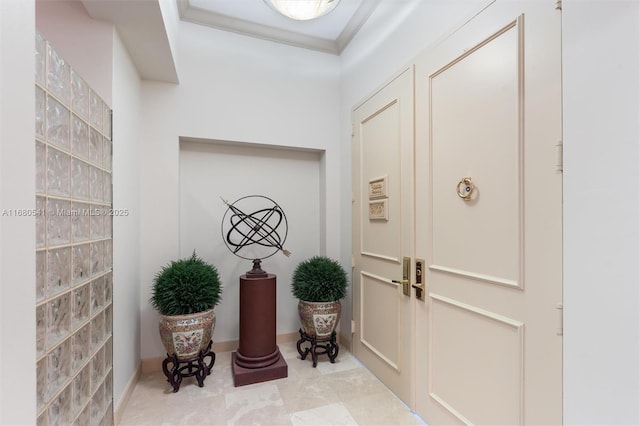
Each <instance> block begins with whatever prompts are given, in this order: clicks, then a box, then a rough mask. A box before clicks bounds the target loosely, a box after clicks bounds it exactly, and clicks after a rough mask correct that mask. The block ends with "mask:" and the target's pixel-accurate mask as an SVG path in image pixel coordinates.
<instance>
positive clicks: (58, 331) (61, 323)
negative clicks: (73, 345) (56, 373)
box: [47, 293, 71, 374]
mask: <svg viewBox="0 0 640 426" xmlns="http://www.w3.org/2000/svg"><path fill="white" fill-rule="evenodd" d="M70 327H71V300H70V297H69V293H66V294H63V295H62V296H60V297H57V298H55V299H53V300H52V301H51V302H49V310H48V311H47V346H48V347H51V346H52V345H54V344H55V343H57V342H59V341H60V340H62V339H63V338H65V337H67V335H68V334H69V331H70ZM64 345H67V346H69V341H68V340H67V341H66V342H65V343H63V344H62V345H61V346H64ZM70 355H71V352H70V351H69V348H67V349H66V352H65V356H66V357H67V358H69V357H70ZM49 366H51V364H49ZM67 374H68V373H67Z"/></svg>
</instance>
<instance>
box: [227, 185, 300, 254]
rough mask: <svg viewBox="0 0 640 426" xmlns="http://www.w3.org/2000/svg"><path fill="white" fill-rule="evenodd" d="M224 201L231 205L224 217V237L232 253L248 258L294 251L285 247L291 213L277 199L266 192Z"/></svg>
mask: <svg viewBox="0 0 640 426" xmlns="http://www.w3.org/2000/svg"><path fill="white" fill-rule="evenodd" d="M222 201H223V202H224V203H225V204H226V205H227V206H228V209H227V211H226V212H225V213H224V216H223V218H222V238H223V240H224V242H225V244H226V245H227V248H228V249H229V250H230V251H231V253H233V254H235V255H236V256H238V257H241V258H242V259H247V260H256V259H259V260H262V259H266V258H268V257H271V256H273V255H274V254H276V253H277V252H279V251H281V252H282V253H283V254H284V255H285V256H289V255H290V254H291V253H290V252H289V251H288V250H286V249H285V248H284V243H285V240H286V239H287V233H288V230H289V227H288V224H287V216H285V214H284V211H282V208H280V206H279V205H278V204H277V203H276V202H275V201H273V200H272V199H271V198H268V197H265V196H262V195H248V196H246V197H242V198H239V199H237V200H236V201H235V202H233V203H231V204H230V203H229V202H228V201H227V200H225V199H224V198H223V199H222ZM249 209H251V210H249ZM252 250H253V251H252ZM248 252H251V254H252V255H249V254H248Z"/></svg>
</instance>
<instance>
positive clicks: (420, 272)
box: [411, 259, 426, 302]
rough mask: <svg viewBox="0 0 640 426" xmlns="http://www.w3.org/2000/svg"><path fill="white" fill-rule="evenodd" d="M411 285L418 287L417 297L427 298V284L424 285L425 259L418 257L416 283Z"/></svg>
mask: <svg viewBox="0 0 640 426" xmlns="http://www.w3.org/2000/svg"><path fill="white" fill-rule="evenodd" d="M411 287H413V288H415V289H416V299H418V300H422V301H423V302H424V300H425V297H424V296H425V293H426V291H425V286H424V259H416V283H415V284H412V285H411Z"/></svg>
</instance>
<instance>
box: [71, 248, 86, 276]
mask: <svg viewBox="0 0 640 426" xmlns="http://www.w3.org/2000/svg"><path fill="white" fill-rule="evenodd" d="M71 251H72V260H71V261H72V265H73V266H72V269H71V271H72V279H73V285H77V284H79V283H81V282H83V281H85V280H86V279H87V278H88V277H89V272H90V267H91V246H90V245H89V244H81V245H77V246H73V249H72V250H71Z"/></svg>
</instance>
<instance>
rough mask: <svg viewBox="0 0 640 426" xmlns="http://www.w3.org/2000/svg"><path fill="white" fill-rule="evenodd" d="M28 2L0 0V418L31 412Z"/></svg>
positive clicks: (22, 418) (31, 35)
mask: <svg viewBox="0 0 640 426" xmlns="http://www.w3.org/2000/svg"><path fill="white" fill-rule="evenodd" d="M34 9H35V5H34V2H33V1H28V0H3V1H0V55H1V56H0V63H1V64H2V68H1V71H0V93H2V96H0V212H5V209H6V213H7V214H6V215H5V214H1V215H0V235H1V236H2V238H0V341H1V342H2V344H0V377H1V379H0V424H3V425H10V424H11V425H18V424H35V420H36V397H35V395H36V369H35V359H36V347H35V341H36V322H35V317H36V315H35V314H36V310H35V300H36V293H35V288H36V284H35V282H36V276H35V249H36V247H35V218H34V217H33V216H30V217H24V216H21V217H20V216H15V215H14V214H13V213H12V212H13V211H14V209H34V208H35V197H34V194H35V142H34V117H35V101H34V99H35V78H34V69H35V60H34V49H35V20H34V14H35V12H34Z"/></svg>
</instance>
